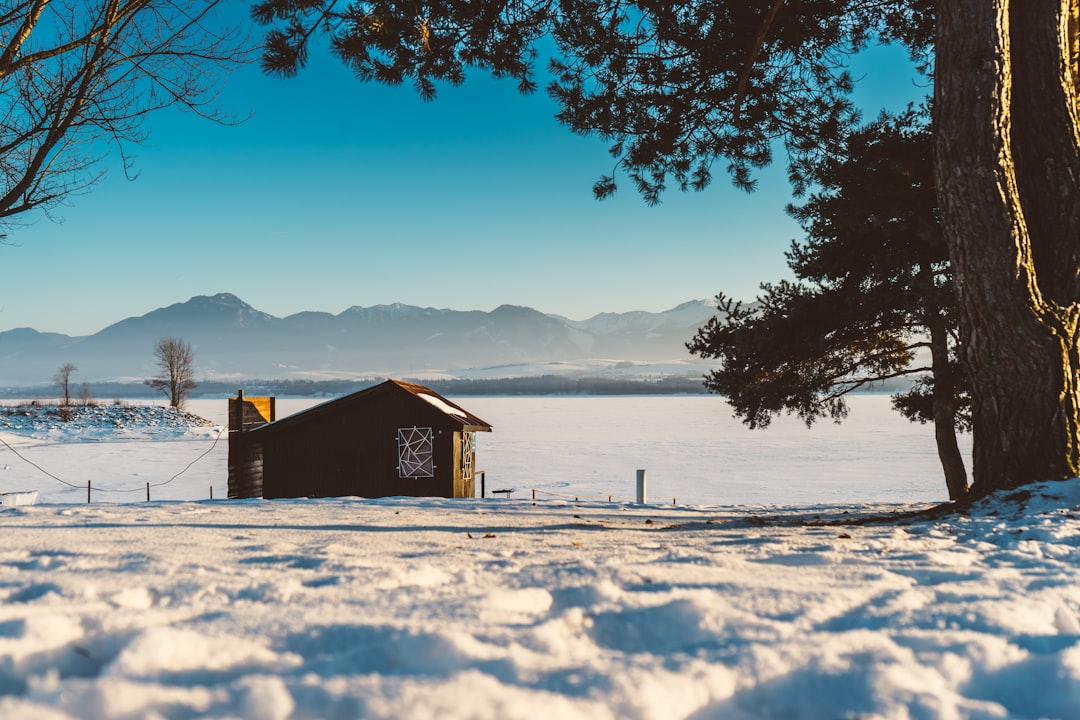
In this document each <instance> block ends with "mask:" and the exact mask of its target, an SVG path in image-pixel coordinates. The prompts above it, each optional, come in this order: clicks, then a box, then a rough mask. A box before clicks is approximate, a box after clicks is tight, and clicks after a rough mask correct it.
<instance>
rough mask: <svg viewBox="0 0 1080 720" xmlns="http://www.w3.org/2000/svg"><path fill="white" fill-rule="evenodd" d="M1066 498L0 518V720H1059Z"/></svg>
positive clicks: (1076, 697)
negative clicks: (941, 513) (913, 506)
mask: <svg viewBox="0 0 1080 720" xmlns="http://www.w3.org/2000/svg"><path fill="white" fill-rule="evenodd" d="M1078 503H1080V483H1077V482H1076V481H1073V482H1069V483H1062V484H1057V485H1052V486H1045V487H1042V488H1040V489H1039V490H1038V492H1037V494H1036V495H1035V496H1033V497H1030V498H1028V499H1027V500H1026V501H1024V502H1023V503H1020V504H1013V505H1010V506H1009V508H1010V509H1009V511H1008V512H1005V513H998V512H997V511H995V510H991V509H990V508H989V507H984V508H977V509H976V510H975V511H974V512H971V513H970V514H967V515H965V516H961V517H952V518H941V519H936V520H935V519H919V518H913V519H907V520H902V521H893V522H867V519H868V517H869V516H871V515H874V514H877V513H882V512H898V511H901V510H907V509H910V508H902V507H868V506H849V507H817V508H800V509H797V510H795V509H786V510H785V509H779V510H778V509H769V510H763V509H755V508H722V507H697V508H688V507H683V508H672V507H670V506H668V507H646V508H640V507H634V506H629V505H622V506H611V505H608V504H588V503H585V504H567V503H555V504H551V503H546V504H539V505H533V504H532V503H531V502H528V501H506V500H500V501H490V500H489V501H479V500H473V501H447V500H408V499H389V500H381V501H361V500H357V499H341V500H321V501H293V502H281V501H278V502H261V501H238V502H220V501H217V502H202V503H150V504H130V505H91V506H61V505H54V506H36V507H32V508H26V509H8V510H4V511H0V522H2V523H3V526H4V537H5V541H4V544H3V549H2V550H0V597H2V604H0V658H2V661H0V717H4V718H8V719H16V720H18V719H21V718H35V719H37V718H82V719H87V720H93V719H95V718H150V717H153V718H186V717H200V718H238V717H239V718H278V719H284V718H359V717H365V718H434V717H438V718H536V717H558V718H657V719H664V720H666V719H669V718H691V717H692V718H759V719H769V718H775V719H777V720H779V719H780V718H805V719H808V720H814V719H818V718H819V719H821V720H833V719H835V718H853V717H860V718H869V717H881V718H897V719H899V718H1039V717H1049V718H1074V717H1077V716H1078V713H1080V642H1078V641H1080V621H1078V619H1077V614H1078V610H1080V548H1078V545H1080V522H1078V521H1077V518H1076V512H1077V510H1080V507H1078Z"/></svg>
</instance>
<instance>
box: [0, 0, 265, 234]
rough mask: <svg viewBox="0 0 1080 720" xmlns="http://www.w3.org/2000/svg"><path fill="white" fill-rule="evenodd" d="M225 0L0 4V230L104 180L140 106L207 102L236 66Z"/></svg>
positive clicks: (240, 51) (236, 37)
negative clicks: (106, 161)
mask: <svg viewBox="0 0 1080 720" xmlns="http://www.w3.org/2000/svg"><path fill="white" fill-rule="evenodd" d="M229 4H230V3H228V2H227V0H51V1H50V0H14V1H13V2H6V3H4V4H3V5H2V6H0V48H3V49H2V50H0V227H2V226H5V225H11V224H12V220H11V218H12V217H13V216H16V215H18V214H20V213H24V212H27V211H29V210H32V209H35V208H37V209H40V210H42V211H45V212H46V213H48V212H49V210H50V208H53V207H55V206H56V204H57V203H59V202H61V201H62V200H63V199H64V198H66V197H68V196H70V195H73V194H77V193H80V192H83V191H86V190H87V189H88V188H89V187H90V186H91V185H92V184H93V183H94V182H96V181H97V180H98V179H100V178H101V176H102V175H103V172H104V171H103V170H102V169H101V168H100V167H99V164H100V162H99V161H100V160H101V159H102V158H103V156H104V155H105V153H106V152H107V150H108V149H109V147H110V146H113V147H116V148H118V149H119V151H120V154H121V157H122V158H123V164H124V171H125V173H126V174H127V175H128V176H129V177H133V176H134V175H133V174H132V166H131V156H130V155H129V154H128V152H127V148H129V147H130V145H131V144H132V143H138V142H140V141H141V140H143V139H145V136H146V132H145V130H144V129H143V121H144V119H145V118H146V116H147V114H149V113H151V112H153V111H154V110H158V109H161V108H165V107H169V106H179V107H181V108H184V109H186V110H191V111H194V112H196V113H198V114H200V115H203V116H206V117H212V118H216V119H219V120H220V119H223V117H222V116H221V115H220V114H219V113H217V112H216V111H215V110H214V109H213V108H212V107H211V105H212V102H213V100H214V98H215V95H216V88H217V87H218V84H219V82H218V81H219V76H220V74H221V73H222V72H223V71H226V70H228V69H229V68H230V67H233V66H235V65H236V64H237V63H239V62H242V61H243V60H244V59H245V57H246V54H245V51H244V40H243V38H242V37H241V35H240V33H239V31H238V30H237V29H235V28H232V27H230V26H229V25H228V23H227V21H226V19H225V17H224V9H225V7H226V6H227V5H229Z"/></svg>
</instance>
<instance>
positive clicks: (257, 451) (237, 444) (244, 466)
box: [228, 431, 263, 499]
mask: <svg viewBox="0 0 1080 720" xmlns="http://www.w3.org/2000/svg"><path fill="white" fill-rule="evenodd" d="M228 465H229V497H230V498H234V499H240V498H261V497H262V496H263V453H262V443H260V442H259V440H258V438H253V437H251V436H250V435H249V434H248V433H246V432H242V431H234V432H230V433H229V463H228Z"/></svg>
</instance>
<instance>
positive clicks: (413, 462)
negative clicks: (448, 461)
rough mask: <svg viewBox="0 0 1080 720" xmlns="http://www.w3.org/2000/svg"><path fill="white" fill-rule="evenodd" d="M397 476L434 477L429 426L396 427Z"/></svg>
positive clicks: (433, 452) (432, 444) (433, 446)
mask: <svg viewBox="0 0 1080 720" xmlns="http://www.w3.org/2000/svg"><path fill="white" fill-rule="evenodd" d="M397 441H398V477H402V478H421V477H435V445H434V440H433V437H432V433H431V428H429V427H428V428H417V427H414V428H398V431H397Z"/></svg>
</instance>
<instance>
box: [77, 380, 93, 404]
mask: <svg viewBox="0 0 1080 720" xmlns="http://www.w3.org/2000/svg"><path fill="white" fill-rule="evenodd" d="M79 404H80V405H83V406H84V407H88V406H90V405H95V404H96V403H95V402H94V396H93V395H92V394H91V393H90V383H88V382H84V383H83V384H82V386H81V387H80V388H79Z"/></svg>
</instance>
